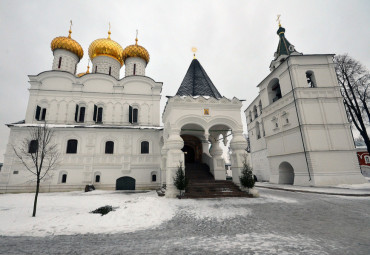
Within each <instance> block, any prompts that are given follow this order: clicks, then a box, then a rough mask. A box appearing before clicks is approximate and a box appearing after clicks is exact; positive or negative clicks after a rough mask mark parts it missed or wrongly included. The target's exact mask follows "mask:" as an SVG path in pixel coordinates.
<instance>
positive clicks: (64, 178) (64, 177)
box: [61, 174, 67, 183]
mask: <svg viewBox="0 0 370 255" xmlns="http://www.w3.org/2000/svg"><path fill="white" fill-rule="evenodd" d="M66 182H67V174H63V175H62V180H61V183H66Z"/></svg>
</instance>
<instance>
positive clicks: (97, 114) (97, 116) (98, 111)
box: [93, 105, 103, 123]
mask: <svg viewBox="0 0 370 255" xmlns="http://www.w3.org/2000/svg"><path fill="white" fill-rule="evenodd" d="M93 120H94V121H95V122H96V123H103V107H98V106H97V105H94V116H93Z"/></svg>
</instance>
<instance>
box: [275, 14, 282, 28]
mask: <svg viewBox="0 0 370 255" xmlns="http://www.w3.org/2000/svg"><path fill="white" fill-rule="evenodd" d="M280 16H281V15H280V14H278V15H277V19H276V21H277V22H279V26H281V24H280V21H281V20H280Z"/></svg>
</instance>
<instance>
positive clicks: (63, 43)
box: [51, 29, 84, 59]
mask: <svg viewBox="0 0 370 255" xmlns="http://www.w3.org/2000/svg"><path fill="white" fill-rule="evenodd" d="M71 34H72V30H71V29H69V35H68V37H65V36H59V37H55V38H54V39H53V40H52V41H51V50H52V51H54V50H57V49H63V50H68V51H70V52H72V53H74V54H76V55H77V56H78V58H79V59H81V58H82V57H83V55H84V51H83V49H82V47H81V45H80V44H79V43H78V42H76V41H75V40H73V39H72V38H71Z"/></svg>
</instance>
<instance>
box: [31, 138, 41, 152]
mask: <svg viewBox="0 0 370 255" xmlns="http://www.w3.org/2000/svg"><path fill="white" fill-rule="evenodd" d="M38 148H39V142H38V141H37V140H32V141H31V142H30V144H29V146H28V153H36V151H37V150H38Z"/></svg>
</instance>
